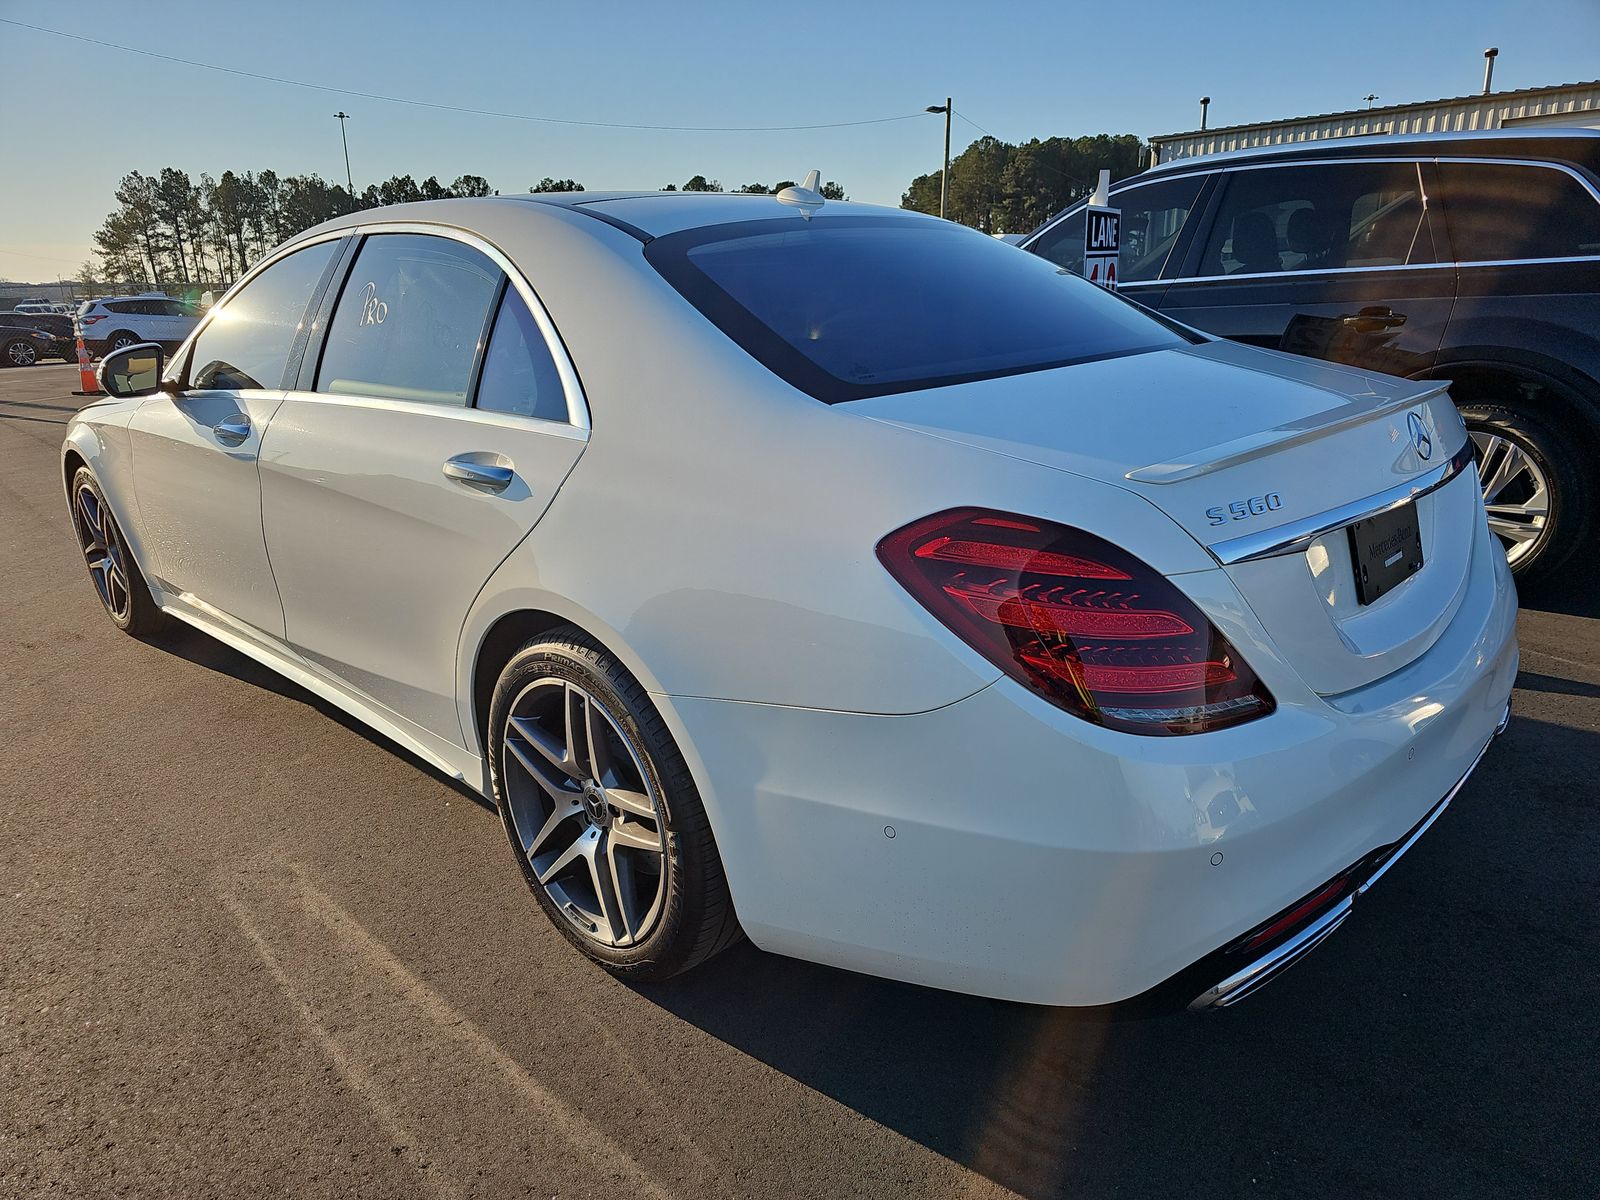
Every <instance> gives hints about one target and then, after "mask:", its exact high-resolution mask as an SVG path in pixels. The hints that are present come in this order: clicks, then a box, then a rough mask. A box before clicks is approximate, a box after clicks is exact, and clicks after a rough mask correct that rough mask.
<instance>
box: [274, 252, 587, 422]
mask: <svg viewBox="0 0 1600 1200" xmlns="http://www.w3.org/2000/svg"><path fill="white" fill-rule="evenodd" d="M342 232H343V233H344V234H348V235H350V236H353V237H366V236H368V235H369V234H382V233H414V234H420V235H422V236H424V237H442V238H448V239H450V240H451V241H456V242H460V243H461V244H462V245H465V246H471V247H472V248H473V249H474V250H477V251H479V252H480V253H482V254H483V255H485V256H486V257H488V258H489V259H490V260H491V261H492V262H493V263H494V264H495V266H497V267H499V268H500V269H501V270H502V271H504V272H505V275H506V278H507V279H509V280H510V281H511V284H512V286H513V287H515V288H516V289H517V294H518V295H519V296H521V297H522V302H523V303H524V304H526V305H527V306H528V311H529V312H530V313H532V314H533V320H534V324H536V325H538V327H539V332H540V333H541V334H542V335H543V336H544V342H545V348H546V349H547V350H548V351H549V352H550V357H551V359H552V360H553V361H554V362H555V365H556V374H558V375H559V376H560V377H561V390H562V392H563V393H565V395H566V400H567V420H566V422H565V424H567V425H569V426H571V427H572V428H573V429H576V430H579V431H580V432H581V433H582V434H584V435H587V434H588V432H589V429H590V424H589V401H588V397H587V396H585V395H584V393H583V384H582V382H581V381H580V380H579V379H578V369H577V367H576V366H574V365H573V362H572V358H571V356H570V355H569V354H568V353H567V347H566V343H564V342H563V341H562V340H561V334H560V333H559V332H558V331H557V330H556V326H555V322H554V321H552V320H551V319H550V314H549V312H547V311H546V310H545V307H544V303H543V301H541V300H540V299H539V295H538V293H537V292H535V291H534V290H533V285H532V284H530V283H529V282H528V281H527V280H526V279H524V278H523V276H522V272H521V271H519V270H518V269H517V268H516V266H515V265H514V264H513V263H512V261H511V259H510V258H508V257H507V256H506V255H505V254H504V253H503V252H502V251H501V250H500V248H499V247H498V246H496V245H494V243H492V242H489V241H486V240H485V239H484V238H482V237H480V236H479V235H478V234H475V233H472V232H469V231H468V230H465V229H462V228H460V227H459V226H456V225H444V224H439V225H433V224H429V223H428V222H426V221H365V222H362V223H361V224H359V225H354V226H351V227H349V228H347V229H345V230H343V231H342ZM358 253H359V251H358ZM354 265H355V264H354V262H352V263H351V267H352V269H353V268H354ZM334 307H335V309H337V307H338V301H337V300H335V301H334ZM330 323H331V322H330ZM486 349H487V348H486ZM312 382H313V386H315V380H313V381H312ZM333 394H334V393H327V392H296V393H295V395H296V397H297V398H303V397H305V396H307V395H318V396H321V395H333ZM343 398H344V399H349V398H350V397H348V396H346V397H343ZM372 399H380V398H379V397H373V398H372ZM469 399H473V397H469ZM393 403H395V404H404V405H412V404H416V402H415V401H407V400H399V401H393ZM416 407H418V408H420V409H423V410H426V411H432V412H437V411H439V410H440V409H441V408H448V407H452V406H449V405H440V404H416ZM463 411H466V412H469V413H473V412H483V413H487V412H491V411H493V410H487V409H479V408H478V407H476V406H475V405H471V404H469V405H466V406H464V409H463ZM497 415H500V416H505V417H508V418H509V419H511V420H513V421H517V422H534V423H536V424H537V425H538V426H541V427H545V428H550V429H554V428H556V427H559V426H560V425H561V424H563V423H562V422H559V421H550V420H547V419H545V418H542V417H525V416H520V415H518V414H515V413H499V414H497Z"/></svg>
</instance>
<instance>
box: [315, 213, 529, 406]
mask: <svg viewBox="0 0 1600 1200" xmlns="http://www.w3.org/2000/svg"><path fill="white" fill-rule="evenodd" d="M503 278H504V276H503V275H502V273H501V271H500V268H499V267H497V266H495V264H494V263H493V262H492V261H491V260H490V259H489V258H488V256H487V255H485V254H483V253H481V252H480V251H478V250H475V249H473V248H472V247H471V246H466V245H463V244H462V243H460V242H457V241H453V240H451V239H449V238H441V237H431V236H428V235H426V234H414V233H383V234H374V235H373V236H371V237H369V238H367V240H366V241H365V242H363V243H362V246H361V251H360V253H359V254H357V255H356V261H355V265H354V266H352V267H351V269H350V275H349V277H348V278H347V279H346V280H345V284H344V291H343V293H342V294H341V295H340V297H339V303H338V306H337V307H336V308H335V309H334V313H333V320H332V322H330V323H329V326H328V337H327V342H326V345H325V347H324V349H323V351H322V365H321V366H320V368H319V369H318V371H317V391H319V392H333V393H338V394H344V395H359V396H379V397H384V398H388V399H393V400H411V401H416V402H419V403H423V404H446V405H465V404H466V402H467V393H468V391H469V390H470V389H471V386H472V370H473V367H474V366H475V365H476V363H477V361H478V351H479V348H480V345H481V343H482V342H483V339H484V337H485V336H486V334H487V330H488V325H489V316H490V313H491V310H492V309H493V307H494V302H495V298H496V297H497V296H498V295H499V292H500V283H501V280H502V279H503Z"/></svg>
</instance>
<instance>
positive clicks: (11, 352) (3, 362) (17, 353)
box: [0, 338, 39, 367]
mask: <svg viewBox="0 0 1600 1200" xmlns="http://www.w3.org/2000/svg"><path fill="white" fill-rule="evenodd" d="M38 361H39V348H38V347H37V346H35V345H34V344H33V343H32V342H30V341H28V340H27V339H26V338H14V339H13V340H11V341H9V342H7V343H6V344H5V346H4V347H0V366H7V367H31V366H33V365H34V364H35V363H37V362H38Z"/></svg>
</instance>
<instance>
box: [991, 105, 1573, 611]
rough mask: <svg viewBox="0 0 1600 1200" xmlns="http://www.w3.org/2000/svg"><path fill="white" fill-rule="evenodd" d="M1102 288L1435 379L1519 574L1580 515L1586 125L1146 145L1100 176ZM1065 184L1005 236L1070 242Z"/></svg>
mask: <svg viewBox="0 0 1600 1200" xmlns="http://www.w3.org/2000/svg"><path fill="white" fill-rule="evenodd" d="M1111 202H1112V204H1113V205H1114V206H1116V207H1118V208H1120V209H1121V212H1122V246H1121V252H1120V257H1119V260H1118V267H1119V281H1118V286H1119V289H1120V290H1122V291H1123V292H1124V293H1125V294H1126V295H1127V296H1128V297H1129V298H1130V299H1133V300H1137V301H1138V302H1139V303H1140V304H1143V305H1146V306H1148V307H1149V308H1152V309H1155V310H1157V311H1158V312H1161V313H1163V314H1165V315H1167V316H1170V317H1172V318H1174V319H1176V320H1179V321H1182V322H1185V323H1186V324H1189V325H1192V326H1195V327H1197V328H1199V329H1203V330H1206V331H1208V332H1211V333H1214V334H1219V335H1221V336H1223V337H1228V338H1233V339H1236V340H1238V341H1242V342H1248V343H1252V344H1254V345H1258V346H1266V347H1270V348H1272V349H1276V350H1284V351H1288V352H1290V353H1294V354H1305V355H1311V356H1313V357H1318V358H1324V359H1329V360H1332V361H1334V362H1339V363H1346V364H1350V365H1352V366H1356V367H1362V368H1366V369H1370V370H1375V371H1382V372H1385V373H1387V374H1390V375H1401V376H1406V377H1408V378H1413V379H1447V380H1450V381H1451V388H1450V393H1451V395H1452V397H1453V398H1454V399H1455V402H1456V405H1457V406H1458V407H1459V408H1460V410H1461V413H1462V416H1463V417H1464V418H1465V419H1466V422H1467V426H1468V428H1469V429H1470V431H1471V434H1472V440H1473V443H1474V448H1475V453H1476V454H1477V458H1478V469H1479V473H1480V476H1481V478H1482V481H1483V488H1484V501H1485V503H1486V505H1487V506H1488V511H1489V524H1490V526H1491V528H1493V529H1494V531H1495V533H1496V534H1497V535H1498V536H1499V538H1500V539H1501V541H1502V542H1503V543H1504V544H1505V547H1506V557H1507V558H1508V560H1509V561H1510V563H1511V566H1512V569H1513V570H1514V571H1516V572H1517V574H1518V576H1519V577H1520V578H1523V579H1533V578H1537V577H1541V576H1546V575H1549V574H1550V573H1551V572H1553V571H1555V570H1556V569H1557V568H1558V567H1560V566H1561V565H1562V564H1563V563H1565V562H1566V561H1568V560H1569V559H1570V558H1571V556H1572V555H1573V554H1574V553H1575V552H1577V551H1578V550H1579V549H1580V548H1582V547H1584V546H1586V545H1587V544H1589V542H1590V540H1591V538H1592V535H1593V530H1594V523H1595V504H1596V496H1597V487H1600V483H1597V480H1596V473H1597V463H1600V130H1579V129H1559V130H1555V129H1542V130H1538V131H1529V132H1518V131H1515V130H1511V131H1496V132H1493V133H1477V134H1433V135H1413V136H1391V137H1364V138H1349V139H1339V140H1336V141H1335V140H1329V141H1313V142H1300V143H1295V144H1293V145H1285V146H1273V147H1267V148H1263V149H1258V150H1245V151H1237V152H1233V153H1229V154H1217V155H1208V156H1205V157H1199V158H1190V159H1182V160H1178V161H1176V162H1172V163H1168V164H1163V165H1162V166H1159V167H1156V168H1153V169H1152V170H1150V171H1147V172H1145V173H1144V174H1142V175H1138V176H1135V177H1134V178H1131V179H1128V180H1124V181H1123V182H1122V183H1120V184H1119V185H1117V186H1116V187H1114V188H1113V189H1112V200H1111ZM1084 220H1085V218H1084V206H1083V205H1082V204H1081V203H1080V204H1078V205H1076V206H1074V207H1073V208H1070V209H1068V210H1066V211H1065V212H1063V213H1061V214H1060V215H1058V216H1057V217H1055V218H1053V219H1052V220H1051V221H1049V222H1047V223H1046V224H1045V225H1043V226H1041V227H1040V228H1039V229H1038V230H1036V231H1035V232H1034V233H1032V234H1030V235H1029V236H1028V238H1027V239H1026V240H1025V241H1024V242H1023V243H1022V246H1023V248H1024V249H1026V250H1030V251H1032V252H1033V253H1035V254H1039V255H1042V256H1043V257H1045V258H1047V259H1049V260H1051V261H1052V262H1055V263H1057V264H1059V265H1060V266H1062V267H1064V268H1068V269H1073V270H1081V268H1082V263H1083V251H1084V245H1083V239H1084Z"/></svg>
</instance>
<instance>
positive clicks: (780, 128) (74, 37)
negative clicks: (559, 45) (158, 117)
mask: <svg viewBox="0 0 1600 1200" xmlns="http://www.w3.org/2000/svg"><path fill="white" fill-rule="evenodd" d="M0 25H13V26H15V27H16V28H18V29H31V30H33V31H34V32H35V33H48V34H50V35H52V36H53V37H60V38H67V39H69V40H71V41H74V42H84V43H87V44H88V45H91V46H103V47H104V48H106V49H107V50H120V51H122V52H123V53H125V54H138V55H142V56H144V57H145V58H157V59H160V60H161V61H162V62H170V63H178V64H180V65H181V66H185V67H199V68H200V69H201V70H205V71H219V72H221V73H222V74H224V75H238V76H242V77H243V78H245V79H256V80H261V81H262V82H265V83H281V84H284V85H285V86H287V87H297V88H307V89H309V90H311V91H316V92H331V93H333V94H334V95H336V96H356V97H358V98H360V99H362V100H378V101H381V102H383V103H385V104H409V105H412V106H413V107H415V108H432V109H437V110H439V111H441V112H453V113H464V114H466V115H467V116H472V117H500V118H502V119H504V120H507V121H538V122H540V123H541V124H546V125H581V126H583V127H585V128H589V129H642V130H648V131H650V132H654V133H791V132H798V131H801V130H808V129H845V128H848V127H850V126H854V125H887V124H889V123H890V122H892V121H910V120H913V119H914V118H916V117H920V116H921V115H922V114H921V113H920V112H914V113H904V114H902V115H901V116H898V117H869V118H867V119H866V120H861V121H827V122H823V123H821V124H817V125H638V124H634V123H632V122H628V121H582V120H577V119H575V118H571V117H544V116H539V115H538V114H535V113H516V112H502V111H499V110H497V109H489V108H466V107H463V106H461V105H458V104H440V103H438V102H437V101H433V100H416V99H413V98H411V97H409V96H386V95H384V94H382V93H381V92H358V91H356V90H354V89H353V88H342V87H333V86H331V85H329V84H324V83H310V82H308V81H307V80H304V79H285V78H283V77H282V76H279V75H263V74H261V73H260V72H257V71H245V70H241V69H240V68H238V67H223V66H218V65H217V64H216V63H208V62H199V61H197V60H195V59H192V58H179V57H177V56H176V55H173V54H161V53H158V52H157V51H155V50H141V49H140V48H139V47H137V46H122V45H118V44H117V43H115V42H105V41H101V40H100V39H99V38H92V37H88V36H86V35H84V34H81V33H67V32H66V31H65V30H61V29H47V28H46V27H45V26H43V25H30V24H28V23H27V22H26V21H13V20H11V19H10V18H9V17H0Z"/></svg>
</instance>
